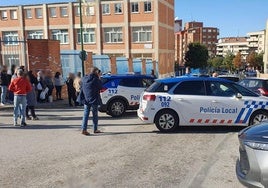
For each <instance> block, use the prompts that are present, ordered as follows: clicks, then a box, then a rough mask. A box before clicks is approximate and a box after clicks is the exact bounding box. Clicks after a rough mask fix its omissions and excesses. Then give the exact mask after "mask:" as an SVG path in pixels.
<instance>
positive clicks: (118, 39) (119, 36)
mask: <svg viewBox="0 0 268 188" xmlns="http://www.w3.org/2000/svg"><path fill="white" fill-rule="evenodd" d="M103 31H104V32H103V33H104V42H105V43H123V29H122V27H106V28H104V29H103Z"/></svg>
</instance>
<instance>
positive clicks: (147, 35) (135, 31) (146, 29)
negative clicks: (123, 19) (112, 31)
mask: <svg viewBox="0 0 268 188" xmlns="http://www.w3.org/2000/svg"><path fill="white" fill-rule="evenodd" d="M152 33H153V32H152V26H140V27H132V42H134V43H145V42H152ZM134 35H136V36H134ZM143 38H144V39H143Z"/></svg>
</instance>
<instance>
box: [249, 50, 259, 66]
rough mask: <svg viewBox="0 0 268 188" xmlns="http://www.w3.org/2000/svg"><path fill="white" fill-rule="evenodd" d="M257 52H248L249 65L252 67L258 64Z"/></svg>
mask: <svg viewBox="0 0 268 188" xmlns="http://www.w3.org/2000/svg"><path fill="white" fill-rule="evenodd" d="M256 55H257V54H256V52H254V51H251V52H250V53H249V54H248V57H247V63H248V64H249V66H251V67H255V66H256V64H257V63H256Z"/></svg>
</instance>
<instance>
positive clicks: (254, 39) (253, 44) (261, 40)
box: [247, 30, 265, 54]
mask: <svg viewBox="0 0 268 188" xmlns="http://www.w3.org/2000/svg"><path fill="white" fill-rule="evenodd" d="M247 37H248V38H247V42H248V47H249V51H255V52H256V53H258V54H259V53H262V52H264V44H265V30H262V31H256V32H250V33H247Z"/></svg>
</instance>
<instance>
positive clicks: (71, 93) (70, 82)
mask: <svg viewBox="0 0 268 188" xmlns="http://www.w3.org/2000/svg"><path fill="white" fill-rule="evenodd" d="M66 85H67V92H68V101H69V106H73V104H72V100H73V102H74V105H75V106H77V105H78V104H77V102H76V91H75V88H74V74H73V73H69V76H68V78H67V80H66Z"/></svg>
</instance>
